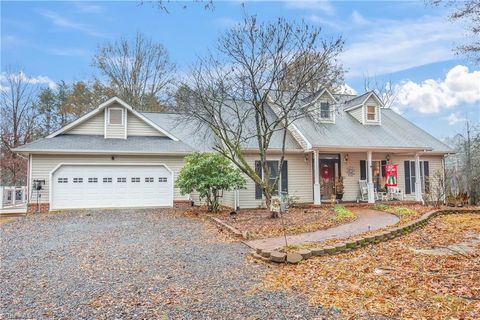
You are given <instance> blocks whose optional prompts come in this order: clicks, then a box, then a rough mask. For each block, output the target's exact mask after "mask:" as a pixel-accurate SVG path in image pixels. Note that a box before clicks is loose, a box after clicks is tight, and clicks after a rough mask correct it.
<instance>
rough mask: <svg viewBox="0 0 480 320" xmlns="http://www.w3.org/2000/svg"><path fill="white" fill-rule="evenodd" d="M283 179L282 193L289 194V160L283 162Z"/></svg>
mask: <svg viewBox="0 0 480 320" xmlns="http://www.w3.org/2000/svg"><path fill="white" fill-rule="evenodd" d="M281 178H282V191H283V192H287V193H288V161H287V160H284V161H283V166H282V175H281Z"/></svg>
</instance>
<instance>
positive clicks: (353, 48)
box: [342, 14, 463, 77]
mask: <svg viewBox="0 0 480 320" xmlns="http://www.w3.org/2000/svg"><path fill="white" fill-rule="evenodd" d="M352 17H353V18H352V19H353V20H357V21H360V20H361V18H360V17H361V16H358V15H355V14H353V16H352ZM369 26H370V27H369V28H366V29H365V30H362V32H361V33H358V36H355V34H354V35H353V36H352V38H349V39H347V48H346V52H345V53H344V54H343V56H342V58H343V62H344V63H345V66H346V67H347V68H348V69H349V72H348V77H358V76H362V75H364V74H366V73H368V74H375V75H381V74H388V73H393V72H397V71H400V70H405V69H408V68H413V67H417V66H420V65H425V64H429V63H434V62H440V61H445V60H449V59H452V58H453V57H454V55H453V53H452V47H453V46H454V44H453V43H454V42H456V41H460V40H461V38H462V36H463V35H462V30H461V29H460V26H459V25H457V24H452V23H449V22H448V21H446V20H445V18H444V17H423V18H421V19H417V20H375V21H371V22H370V23H369ZM348 43H350V45H348Z"/></svg>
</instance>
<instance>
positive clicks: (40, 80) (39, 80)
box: [0, 71, 57, 90]
mask: <svg viewBox="0 0 480 320" xmlns="http://www.w3.org/2000/svg"><path fill="white" fill-rule="evenodd" d="M9 78H10V79H15V80H21V81H24V82H27V83H30V84H33V85H39V86H43V85H47V86H48V87H49V88H51V89H54V88H55V87H56V86H57V84H56V83H55V81H53V80H52V79H50V78H49V77H47V76H34V77H29V76H27V75H26V74H25V73H24V72H23V71H20V72H18V73H7V72H2V73H1V74H0V87H1V88H2V90H7V89H8V82H7V80H8V79H9Z"/></svg>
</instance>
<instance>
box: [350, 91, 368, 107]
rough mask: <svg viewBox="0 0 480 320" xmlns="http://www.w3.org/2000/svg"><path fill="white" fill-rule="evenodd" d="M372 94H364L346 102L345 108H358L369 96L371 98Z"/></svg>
mask: <svg viewBox="0 0 480 320" xmlns="http://www.w3.org/2000/svg"><path fill="white" fill-rule="evenodd" d="M370 94H371V92H365V93H364V94H362V95H360V96H358V97H355V98H353V99H350V100H348V101H345V104H344V107H343V108H344V109H348V108H350V107H354V106H358V105H360V104H362V103H364V102H365V100H366V99H367V96H369V95H370Z"/></svg>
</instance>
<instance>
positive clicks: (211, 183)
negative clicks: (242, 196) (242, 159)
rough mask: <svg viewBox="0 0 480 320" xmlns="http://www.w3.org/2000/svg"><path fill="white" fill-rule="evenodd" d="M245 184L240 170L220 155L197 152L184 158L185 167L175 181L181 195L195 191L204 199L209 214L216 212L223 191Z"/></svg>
mask: <svg viewBox="0 0 480 320" xmlns="http://www.w3.org/2000/svg"><path fill="white" fill-rule="evenodd" d="M245 183H246V181H245V179H244V178H243V176H242V174H241V173H240V170H238V169H236V168H234V167H233V166H232V164H231V163H230V161H229V160H228V159H226V158H225V157H223V156H222V155H221V154H219V153H198V152H196V153H193V154H192V155H190V156H188V157H185V166H184V167H183V168H182V170H180V173H179V174H178V178H177V180H176V186H177V187H178V188H180V192H181V193H182V194H189V193H192V192H194V191H197V192H198V194H199V196H200V199H202V200H203V199H205V201H206V203H207V207H208V211H209V212H217V211H218V208H219V198H220V197H221V196H222V195H223V192H224V191H230V190H235V189H242V188H245Z"/></svg>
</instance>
